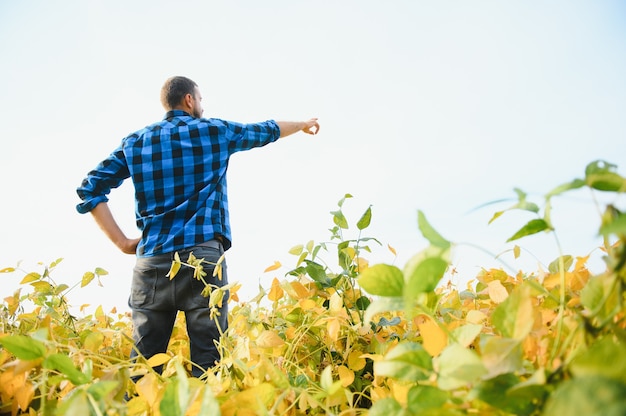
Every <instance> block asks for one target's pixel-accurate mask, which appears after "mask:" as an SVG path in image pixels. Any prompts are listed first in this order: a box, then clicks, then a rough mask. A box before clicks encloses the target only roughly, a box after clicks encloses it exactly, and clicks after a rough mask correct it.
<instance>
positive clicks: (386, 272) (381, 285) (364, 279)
mask: <svg viewBox="0 0 626 416" xmlns="http://www.w3.org/2000/svg"><path fill="white" fill-rule="evenodd" d="M357 282H358V284H359V286H361V287H362V288H363V289H364V290H365V291H366V292H367V293H369V294H370V295H374V296H402V293H403V289H404V276H403V274H402V271H401V270H400V269H398V268H397V267H396V266H390V265H387V264H376V265H374V266H371V267H368V268H367V269H365V270H363V271H362V272H361V274H360V275H359V277H358V278H357Z"/></svg>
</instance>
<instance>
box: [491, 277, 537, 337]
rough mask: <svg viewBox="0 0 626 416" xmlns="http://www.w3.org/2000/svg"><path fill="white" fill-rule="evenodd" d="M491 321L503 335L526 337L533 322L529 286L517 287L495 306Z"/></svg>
mask: <svg viewBox="0 0 626 416" xmlns="http://www.w3.org/2000/svg"><path fill="white" fill-rule="evenodd" d="M491 321H492V322H493V326H494V327H495V328H496V330H497V331H498V332H499V333H500V334H501V335H502V336H503V337H507V338H512V339H516V340H522V339H524V338H526V335H528V334H529V333H530V331H531V330H532V328H533V323H534V316H533V304H532V300H531V297H530V287H529V286H528V285H522V286H519V287H517V288H516V289H515V290H514V291H513V292H512V293H511V294H510V295H509V296H508V297H507V298H506V299H505V300H504V302H502V303H501V304H499V305H498V306H497V307H496V309H495V310H494V311H493V315H492V317H491Z"/></svg>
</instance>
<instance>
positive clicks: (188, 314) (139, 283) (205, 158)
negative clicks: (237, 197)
mask: <svg viewBox="0 0 626 416" xmlns="http://www.w3.org/2000/svg"><path fill="white" fill-rule="evenodd" d="M161 103H162V104H163V107H164V108H165V110H166V111H167V112H166V114H165V118H164V119H163V120H162V121H160V122H157V123H154V124H152V125H150V126H147V127H145V128H143V129H141V130H139V131H137V132H135V133H133V134H131V135H129V136H128V137H126V138H124V139H123V140H122V142H121V144H120V146H119V147H118V148H117V149H115V150H114V151H113V153H111V155H109V157H107V158H106V159H105V160H103V161H102V162H101V163H100V164H99V165H98V166H97V167H96V168H95V169H94V170H92V171H91V172H89V173H88V174H87V177H86V178H85V179H84V180H83V182H82V184H81V186H80V187H79V188H77V193H78V196H79V197H80V198H81V199H82V203H80V204H78V205H77V207H76V208H77V210H78V212H80V213H87V212H91V213H92V215H93V217H94V219H95V220H96V223H97V224H98V225H99V226H100V228H101V229H102V230H103V231H104V233H105V234H106V236H107V237H108V238H109V239H110V240H111V241H112V242H113V243H114V244H115V245H116V246H117V247H118V248H119V249H120V250H121V251H122V252H123V253H126V254H136V256H137V261H136V265H135V267H134V270H133V279H132V284H131V293H130V297H129V301H128V304H129V306H130V308H131V312H132V321H133V339H134V342H135V349H136V351H133V353H132V354H131V357H133V358H134V357H136V356H137V355H138V354H141V355H143V356H144V357H146V358H150V357H151V356H152V355H154V354H157V353H159V352H165V351H166V350H167V345H168V343H169V339H170V337H171V334H172V328H173V325H174V322H175V319H176V314H177V312H178V311H179V310H181V311H184V312H185V318H186V321H187V331H188V334H189V342H190V347H191V360H192V361H193V362H194V363H195V364H196V365H195V366H194V367H193V370H192V375H194V376H195V377H199V376H201V375H202V374H203V373H204V372H205V371H206V370H207V369H208V368H210V367H211V366H213V365H214V364H215V362H216V361H217V360H219V358H220V357H219V352H218V350H217V348H216V345H215V343H216V342H217V341H218V340H219V337H220V333H221V332H222V331H225V330H226V329H227V326H228V322H227V315H228V307H227V302H226V300H227V299H225V300H224V302H223V303H222V307H221V309H220V311H219V312H220V313H219V316H218V317H217V319H216V320H217V322H216V321H215V320H213V319H211V317H210V309H209V307H208V300H207V298H206V297H203V296H202V295H201V292H202V290H203V289H204V283H203V282H202V281H199V280H197V279H195V278H194V277H193V270H192V269H190V268H183V269H181V270H180V271H179V273H178V274H177V275H176V277H175V278H174V279H172V280H171V281H170V279H169V278H168V277H167V276H166V275H167V273H168V271H169V269H170V266H171V264H172V260H173V259H174V255H175V254H176V253H178V254H179V256H180V258H181V259H182V260H183V261H185V260H186V259H187V257H188V255H189V253H192V252H193V254H194V256H195V257H196V258H204V259H205V260H206V262H209V263H213V264H215V263H216V262H217V261H218V259H219V258H220V257H221V256H222V254H223V253H224V251H225V250H228V249H229V248H230V246H231V230H230V223H229V215H228V198H227V192H226V170H227V167H228V160H229V158H230V156H231V155H232V154H233V153H235V152H238V151H243V150H248V149H252V148H254V147H260V146H265V145H266V144H268V143H271V142H274V141H276V140H277V139H278V138H280V137H285V136H289V135H291V134H293V133H296V132H299V131H302V132H304V133H308V134H317V132H318V131H319V124H318V122H317V119H315V118H312V119H310V120H308V121H301V122H289V121H279V122H276V121H274V120H268V121H265V122H262V123H255V124H242V123H236V122H230V121H224V120H219V119H213V118H208V119H207V118H202V113H203V111H204V110H203V109H202V95H201V94H200V90H199V89H198V86H197V84H196V83H195V82H193V81H192V80H190V79H188V78H185V77H181V76H176V77H172V78H169V79H168V80H167V81H166V82H165V84H164V85H163V88H162V90H161ZM129 177H130V178H131V179H132V181H133V184H134V186H135V198H136V200H135V215H136V220H137V226H138V228H139V230H141V238H128V237H126V235H125V234H124V232H123V231H122V230H121V229H120V228H119V226H118V224H117V222H116V220H115V219H114V217H113V215H112V213H111V211H110V210H109V207H108V205H107V201H108V198H107V195H108V194H109V192H110V191H111V189H112V188H116V187H118V186H119V185H121V183H122V182H123V181H124V180H125V179H127V178H129ZM212 267H214V266H210V267H206V268H205V271H206V272H207V276H206V278H205V279H208V280H207V283H208V284H211V285H214V286H218V287H222V286H224V285H226V284H227V282H228V278H227V273H226V265H225V263H224V262H223V263H222V276H221V277H222V279H221V280H220V279H219V278H218V277H217V276H216V277H213V276H212V271H213V270H212V269H211V268H212Z"/></svg>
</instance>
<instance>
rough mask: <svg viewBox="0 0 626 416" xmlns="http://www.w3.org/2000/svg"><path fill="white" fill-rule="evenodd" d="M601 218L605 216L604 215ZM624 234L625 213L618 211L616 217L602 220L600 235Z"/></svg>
mask: <svg viewBox="0 0 626 416" xmlns="http://www.w3.org/2000/svg"><path fill="white" fill-rule="evenodd" d="M603 218H605V219H606V218H607V216H606V215H605V216H604V217H603ZM611 234H613V235H618V236H619V235H626V214H623V213H619V214H617V216H616V217H614V218H610V219H607V220H606V221H603V224H602V226H601V227H600V235H603V236H609V235H611Z"/></svg>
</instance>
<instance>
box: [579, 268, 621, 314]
mask: <svg viewBox="0 0 626 416" xmlns="http://www.w3.org/2000/svg"><path fill="white" fill-rule="evenodd" d="M617 279H618V277H617V275H616V274H613V273H611V274H600V275H596V276H592V277H591V278H590V279H589V281H588V282H587V284H586V285H585V287H583V289H582V290H581V291H580V301H581V303H582V304H583V305H584V306H585V307H586V308H587V309H589V310H590V312H591V317H594V318H597V319H599V321H600V324H601V325H602V324H604V323H606V322H608V321H610V320H611V319H613V317H614V316H615V315H616V314H618V313H620V311H621V300H620V298H621V292H620V291H619V290H617V288H616V285H617Z"/></svg>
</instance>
